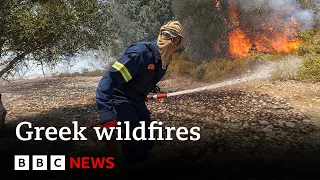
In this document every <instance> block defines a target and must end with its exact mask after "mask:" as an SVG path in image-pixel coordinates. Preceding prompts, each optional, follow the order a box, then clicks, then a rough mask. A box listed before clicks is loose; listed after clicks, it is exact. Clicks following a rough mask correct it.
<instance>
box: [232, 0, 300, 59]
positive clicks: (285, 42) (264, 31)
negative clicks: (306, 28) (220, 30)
mask: <svg viewBox="0 0 320 180" xmlns="http://www.w3.org/2000/svg"><path fill="white" fill-rule="evenodd" d="M230 17H231V27H236V29H235V30H233V31H231V32H230V34H229V51H230V54H231V56H233V57H247V56H248V55H249V53H250V51H251V50H252V47H253V45H255V47H256V51H258V52H271V51H275V52H291V51H293V50H296V49H297V48H298V47H299V44H300V40H299V39H298V38H297V37H298V32H299V28H300V24H299V23H297V22H296V21H295V20H294V19H293V18H292V24H291V26H290V27H289V26H286V27H285V28H284V29H283V30H276V29H275V28H274V27H271V26H268V25H266V24H261V25H260V26H259V28H260V30H261V31H259V32H258V31H257V32H254V33H253V34H250V35H248V34H246V33H244V31H243V30H242V29H241V28H239V25H240V23H239V20H238V13H237V7H236V5H235V4H234V3H231V4H230ZM273 18H276V20H277V21H278V22H281V20H280V19H279V18H277V14H274V15H273Z"/></svg>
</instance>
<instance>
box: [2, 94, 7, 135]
mask: <svg viewBox="0 0 320 180" xmlns="http://www.w3.org/2000/svg"><path fill="white" fill-rule="evenodd" d="M6 114H7V111H6V109H5V108H4V107H3V104H2V99H1V93H0V137H4V136H5V135H6V134H7V131H6V127H5V125H6V124H5V121H6Z"/></svg>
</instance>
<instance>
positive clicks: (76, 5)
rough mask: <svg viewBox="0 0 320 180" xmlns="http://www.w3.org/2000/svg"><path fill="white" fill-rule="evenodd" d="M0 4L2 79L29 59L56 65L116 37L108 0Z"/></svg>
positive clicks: (28, 0)
mask: <svg viewBox="0 0 320 180" xmlns="http://www.w3.org/2000/svg"><path fill="white" fill-rule="evenodd" d="M0 7H1V10H0V77H2V78H6V77H7V76H8V75H9V74H10V73H14V72H13V69H14V67H16V66H18V65H19V64H20V63H22V62H23V61H25V60H27V59H33V60H35V61H38V62H40V63H39V64H52V65H55V64H56V63H57V62H58V61H60V60H62V59H64V58H65V57H72V56H74V55H76V54H77V53H80V52H84V51H88V50H92V49H97V48H99V47H103V46H107V45H108V44H110V43H111V41H112V40H113V38H111V37H113V36H114V29H113V27H114V26H113V25H112V14H111V12H110V4H109V3H108V1H102V0H98V1H97V0H75V1H71V0H55V1H41V0H24V1H21V0H2V1H1V6H0Z"/></svg>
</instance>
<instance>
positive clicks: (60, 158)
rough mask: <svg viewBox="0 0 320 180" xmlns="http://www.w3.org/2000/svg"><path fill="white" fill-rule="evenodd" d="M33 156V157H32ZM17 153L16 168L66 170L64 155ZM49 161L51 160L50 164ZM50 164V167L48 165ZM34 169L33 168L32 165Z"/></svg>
mask: <svg viewBox="0 0 320 180" xmlns="http://www.w3.org/2000/svg"><path fill="white" fill-rule="evenodd" d="M30 157H31V158H30ZM48 157H49V156H47V155H32V156H29V155H15V156H14V170H48V169H50V170H65V169H66V168H65V162H66V157H65V156H64V155H50V159H49V158H48ZM48 162H50V163H49V164H48ZM48 165H49V166H50V167H48ZM30 166H31V167H32V169H31V167H30Z"/></svg>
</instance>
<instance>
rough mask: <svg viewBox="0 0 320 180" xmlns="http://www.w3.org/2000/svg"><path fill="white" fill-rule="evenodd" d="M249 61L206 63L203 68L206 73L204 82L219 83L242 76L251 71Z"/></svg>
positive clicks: (224, 60) (218, 60)
mask: <svg viewBox="0 0 320 180" xmlns="http://www.w3.org/2000/svg"><path fill="white" fill-rule="evenodd" d="M248 65H249V64H248V61H246V60H245V59H240V58H239V59H235V60H228V59H214V60H211V61H209V62H205V63H204V64H203V67H204V69H205V73H204V76H203V80H204V81H208V82H217V81H222V80H226V79H229V78H234V77H237V76H240V75H241V74H243V73H245V72H247V71H248V70H249V66H248Z"/></svg>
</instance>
